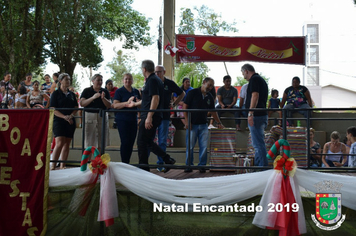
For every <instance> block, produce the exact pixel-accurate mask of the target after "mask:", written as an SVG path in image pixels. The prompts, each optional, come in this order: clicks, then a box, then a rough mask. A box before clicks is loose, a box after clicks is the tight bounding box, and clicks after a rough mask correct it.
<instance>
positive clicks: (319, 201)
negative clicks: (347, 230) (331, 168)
mask: <svg viewBox="0 0 356 236" xmlns="http://www.w3.org/2000/svg"><path fill="white" fill-rule="evenodd" d="M331 182H332V181H323V182H322V183H318V184H317V185H315V186H316V187H317V189H318V190H321V189H323V190H334V191H335V190H336V191H337V192H339V191H340V188H341V186H342V184H341V185H340V184H338V183H331ZM330 183H331V184H330ZM325 184H326V185H325ZM323 185H325V186H327V187H325V188H323V187H322V186H323ZM330 186H334V187H335V186H336V187H337V188H332V189H330ZM315 213H316V214H315V215H314V214H312V215H311V217H312V220H313V222H314V223H315V224H316V226H317V227H319V228H320V229H323V230H328V231H330V230H335V229H337V228H339V227H340V226H341V224H342V223H343V222H344V221H345V218H346V215H342V214H341V193H317V194H316V195H315Z"/></svg>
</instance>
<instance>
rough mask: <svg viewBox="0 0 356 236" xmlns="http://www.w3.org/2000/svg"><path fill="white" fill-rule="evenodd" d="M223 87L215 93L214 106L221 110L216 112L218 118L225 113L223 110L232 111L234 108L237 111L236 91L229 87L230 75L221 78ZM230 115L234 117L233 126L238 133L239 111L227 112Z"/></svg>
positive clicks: (211, 123) (211, 122)
mask: <svg viewBox="0 0 356 236" xmlns="http://www.w3.org/2000/svg"><path fill="white" fill-rule="evenodd" d="M223 82H224V86H222V87H220V88H219V89H218V92H217V97H218V105H217V106H216V108H217V109H221V110H220V111H218V114H219V116H221V114H222V113H224V112H226V111H224V109H232V108H235V109H237V106H236V102H237V97H238V92H237V89H236V88H235V87H233V86H231V76H230V75H225V76H224V78H223ZM228 112H230V113H232V114H234V117H235V125H236V130H237V131H240V130H241V128H240V123H241V120H240V119H239V117H240V112H239V111H237V110H236V111H228ZM213 122H214V121H213V120H211V121H210V125H213Z"/></svg>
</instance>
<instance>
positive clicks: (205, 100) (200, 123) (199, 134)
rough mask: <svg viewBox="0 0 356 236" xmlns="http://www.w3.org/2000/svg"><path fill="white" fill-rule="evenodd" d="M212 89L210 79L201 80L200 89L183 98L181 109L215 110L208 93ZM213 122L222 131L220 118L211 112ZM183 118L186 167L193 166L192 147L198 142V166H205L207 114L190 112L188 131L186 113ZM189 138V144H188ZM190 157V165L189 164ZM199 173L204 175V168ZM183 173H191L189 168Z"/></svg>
mask: <svg viewBox="0 0 356 236" xmlns="http://www.w3.org/2000/svg"><path fill="white" fill-rule="evenodd" d="M212 89H215V88H214V80H213V79H212V78H210V77H207V78H205V79H204V80H203V84H202V86H201V87H199V88H196V89H192V90H190V91H189V93H188V94H187V97H186V98H185V101H184V105H183V109H184V110H186V109H215V106H214V105H215V104H214V98H213V96H212V95H211V93H210V91H211V90H212ZM211 115H212V116H213V118H214V120H215V121H216V122H217V124H218V128H219V129H223V128H224V126H223V125H222V124H221V121H220V118H219V116H218V114H217V112H211ZM184 116H185V119H184V120H185V129H186V138H185V140H186V146H187V149H186V161H185V164H186V165H189V164H190V165H194V146H195V144H196V142H197V139H198V140H199V164H198V166H205V165H206V163H207V159H208V153H207V148H208V138H209V130H208V119H207V116H208V114H207V112H192V113H191V120H190V122H191V124H190V130H189V119H188V112H184ZM189 136H190V143H189V142H188V140H189ZM189 155H190V163H189ZM199 171H200V173H205V172H206V170H205V168H203V167H201V168H200V169H199ZM184 172H192V169H191V168H186V169H185V170H184Z"/></svg>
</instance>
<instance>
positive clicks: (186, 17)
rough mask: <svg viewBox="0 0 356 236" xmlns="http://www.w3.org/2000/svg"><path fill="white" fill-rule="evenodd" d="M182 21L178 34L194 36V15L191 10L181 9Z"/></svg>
mask: <svg viewBox="0 0 356 236" xmlns="http://www.w3.org/2000/svg"><path fill="white" fill-rule="evenodd" d="M180 10H181V21H180V23H179V28H178V33H179V34H194V33H195V24H192V22H194V13H193V12H192V10H191V9H190V8H181V9H180Z"/></svg>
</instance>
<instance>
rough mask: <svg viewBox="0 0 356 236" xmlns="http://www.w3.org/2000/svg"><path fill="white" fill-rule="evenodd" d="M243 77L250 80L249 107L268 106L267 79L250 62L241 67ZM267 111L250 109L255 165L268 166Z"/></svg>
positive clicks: (249, 120)
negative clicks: (265, 131)
mask: <svg viewBox="0 0 356 236" xmlns="http://www.w3.org/2000/svg"><path fill="white" fill-rule="evenodd" d="M241 72H242V75H243V77H244V78H245V79H246V80H247V81H249V83H248V87H247V93H246V103H245V106H246V108H247V109H255V108H264V109H265V108H266V104H267V97H268V85H267V83H266V81H265V80H264V79H263V78H262V77H261V76H260V75H259V74H257V73H256V72H255V68H254V67H253V66H252V65H250V64H245V65H243V66H242V67H241ZM267 121H268V117H267V111H259V110H255V111H253V110H252V111H251V110H250V111H249V112H248V117H247V122H248V127H249V129H250V132H251V139H252V146H253V148H254V149H255V159H254V164H255V166H268V160H267V150H266V145H265V141H264V137H265V134H264V130H265V128H266V127H267Z"/></svg>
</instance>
